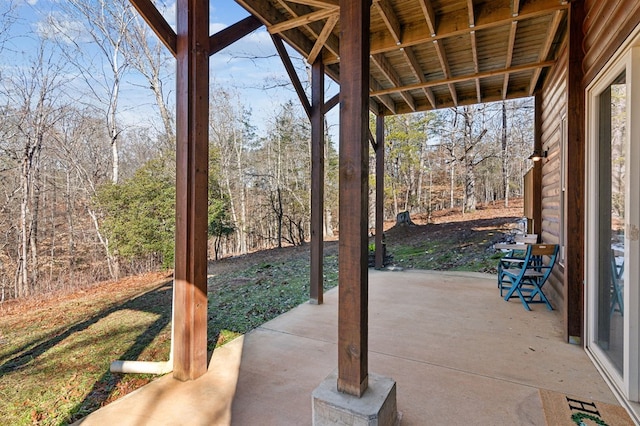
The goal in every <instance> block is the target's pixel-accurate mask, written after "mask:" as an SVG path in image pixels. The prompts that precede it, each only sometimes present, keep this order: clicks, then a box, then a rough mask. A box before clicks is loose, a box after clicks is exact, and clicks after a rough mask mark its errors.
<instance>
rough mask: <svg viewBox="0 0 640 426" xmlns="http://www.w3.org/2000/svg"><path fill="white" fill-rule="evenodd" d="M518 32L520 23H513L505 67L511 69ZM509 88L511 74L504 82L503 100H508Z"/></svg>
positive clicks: (506, 74)
mask: <svg viewBox="0 0 640 426" xmlns="http://www.w3.org/2000/svg"><path fill="white" fill-rule="evenodd" d="M517 30H518V21H513V22H512V23H511V30H510V31H509V43H508V44H507V60H506V61H505V65H504V67H505V68H506V69H509V68H510V67H511V61H512V60H513V48H514V46H515V44H516V32H517ZM508 88H509V73H505V75H504V81H503V83H502V98H503V99H507V89H508Z"/></svg>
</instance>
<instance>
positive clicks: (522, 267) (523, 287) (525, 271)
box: [498, 244, 559, 311]
mask: <svg viewBox="0 0 640 426" xmlns="http://www.w3.org/2000/svg"><path fill="white" fill-rule="evenodd" d="M558 249H559V248H558V245H557V244H531V245H529V246H527V251H526V253H525V256H524V258H523V259H522V260H521V261H520V260H518V261H509V263H508V265H507V264H505V265H504V266H503V267H502V269H501V270H500V271H499V275H498V287H499V288H500V296H502V295H503V292H504V291H505V290H506V291H507V294H506V296H504V300H509V299H510V298H512V297H515V296H518V297H519V298H520V301H521V302H522V305H523V306H524V308H525V309H526V310H527V311H530V310H531V308H530V307H529V304H530V303H544V304H545V305H546V306H547V309H549V310H553V307H552V306H551V303H549V299H547V297H546V296H545V295H544V293H543V292H542V286H544V283H545V282H547V279H548V278H549V275H551V271H552V270H553V266H554V265H555V263H556V257H557V256H558ZM536 297H537V299H536Z"/></svg>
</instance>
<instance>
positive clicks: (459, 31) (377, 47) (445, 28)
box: [239, 0, 569, 64]
mask: <svg viewBox="0 0 640 426" xmlns="http://www.w3.org/2000/svg"><path fill="white" fill-rule="evenodd" d="M239 1H242V0H239ZM420 4H421V5H424V4H427V5H429V4H430V3H429V2H428V1H427V0H420ZM568 4H569V3H567V4H563V3H561V2H559V1H558V0H531V1H528V2H526V3H525V4H524V5H522V6H521V8H520V14H519V15H518V16H517V17H513V16H512V14H511V7H508V8H497V9H491V10H489V11H487V10H485V9H487V8H481V9H478V11H477V13H476V17H475V27H474V28H469V27H468V26H466V25H465V26H461V25H460V23H459V20H458V19H457V18H456V15H455V14H453V15H454V16H449V14H447V15H443V16H440V17H439V19H438V27H437V30H438V32H437V34H435V33H432V32H431V31H432V29H431V26H430V25H431V24H429V23H428V22H425V19H423V18H421V19H420V20H419V21H415V22H410V23H405V25H404V28H403V31H402V42H401V44H400V45H398V44H397V43H396V41H395V40H394V39H393V37H391V35H390V34H389V33H388V31H386V29H385V33H376V34H372V37H371V53H374V54H375V53H385V52H390V51H395V50H397V49H398V47H408V46H415V45H418V44H424V43H428V42H431V41H434V40H442V39H445V38H448V37H454V36H458V35H465V34H469V33H470V32H471V31H480V30H486V29H492V28H498V27H502V26H505V25H510V24H511V22H513V21H514V20H515V21H523V20H527V19H532V18H537V17H541V16H545V15H550V14H552V13H553V12H555V11H558V10H566V9H567V8H568V7H569V6H568ZM434 19H435V17H434ZM337 62H338V58H337V57H333V58H329V57H327V58H325V64H331V63H337Z"/></svg>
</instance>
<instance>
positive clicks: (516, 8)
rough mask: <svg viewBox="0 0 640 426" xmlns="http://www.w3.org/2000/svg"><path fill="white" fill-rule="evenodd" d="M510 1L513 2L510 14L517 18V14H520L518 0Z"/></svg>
mask: <svg viewBox="0 0 640 426" xmlns="http://www.w3.org/2000/svg"><path fill="white" fill-rule="evenodd" d="M512 1H513V6H512V10H511V14H512V15H513V16H518V14H519V13H520V0H512Z"/></svg>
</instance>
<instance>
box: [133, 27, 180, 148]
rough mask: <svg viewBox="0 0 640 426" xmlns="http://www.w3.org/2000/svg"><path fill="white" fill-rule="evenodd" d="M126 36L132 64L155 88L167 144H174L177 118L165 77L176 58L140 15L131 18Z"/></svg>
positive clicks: (151, 87) (149, 84)
mask: <svg viewBox="0 0 640 426" xmlns="http://www.w3.org/2000/svg"><path fill="white" fill-rule="evenodd" d="M126 38H127V48H126V50H125V55H126V57H127V58H128V61H129V62H130V63H131V65H132V67H133V68H135V69H136V70H137V71H138V72H139V73H140V74H142V75H143V76H144V78H145V79H146V81H147V83H148V85H147V87H148V88H149V89H150V90H151V91H152V92H153V95H154V98H155V101H156V106H157V107H158V111H159V113H160V119H161V120H162V125H163V127H164V129H163V131H164V140H165V142H166V145H167V146H165V148H171V147H173V146H174V144H175V127H174V126H175V118H174V113H173V112H172V110H171V108H170V106H169V105H170V103H169V101H168V98H165V90H164V80H165V79H166V77H167V72H166V71H167V69H168V68H169V67H170V64H171V65H174V64H175V61H174V60H173V58H172V57H171V56H170V55H168V54H167V49H166V48H165V47H164V45H162V43H159V42H158V40H157V38H156V36H155V35H153V33H152V32H151V31H150V30H149V25H147V23H146V22H143V21H142V19H140V17H137V18H136V19H134V20H133V21H132V22H131V25H130V26H129V31H127V33H126Z"/></svg>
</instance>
